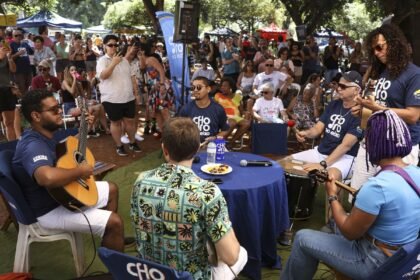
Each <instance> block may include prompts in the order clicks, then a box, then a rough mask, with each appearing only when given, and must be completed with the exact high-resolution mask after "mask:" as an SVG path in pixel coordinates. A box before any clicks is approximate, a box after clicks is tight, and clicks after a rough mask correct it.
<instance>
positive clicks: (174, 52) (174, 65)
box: [156, 12, 190, 108]
mask: <svg viewBox="0 0 420 280" xmlns="http://www.w3.org/2000/svg"><path fill="white" fill-rule="evenodd" d="M156 16H157V18H158V19H159V22H160V27H161V28H162V32H163V37H164V38H165V47H166V53H167V56H168V60H169V68H170V71H171V80H172V87H173V89H174V93H175V97H176V106H177V108H179V106H180V105H181V104H182V103H184V102H181V92H182V73H184V75H185V80H184V85H185V86H186V87H189V85H190V71H189V67H188V58H187V53H186V51H187V50H184V51H185V56H183V49H184V46H183V44H182V43H174V42H173V37H174V15H173V14H171V13H168V12H156ZM183 57H185V64H184V65H185V69H184V71H182V58H183ZM187 93H188V91H187V90H184V101H185V100H186V98H185V96H186V95H187ZM189 98H190V97H189V96H188V99H189Z"/></svg>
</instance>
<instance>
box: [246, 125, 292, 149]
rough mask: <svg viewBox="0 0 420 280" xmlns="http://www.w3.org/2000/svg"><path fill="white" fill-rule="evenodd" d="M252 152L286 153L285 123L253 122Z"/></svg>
mask: <svg viewBox="0 0 420 280" xmlns="http://www.w3.org/2000/svg"><path fill="white" fill-rule="evenodd" d="M251 131H252V132H251V133H252V137H251V139H252V142H251V143H252V147H251V152H252V153H253V154H275V155H287V125H286V124H280V123H255V122H254V123H253V124H252V128H251Z"/></svg>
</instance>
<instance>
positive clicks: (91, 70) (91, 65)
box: [85, 38, 100, 82]
mask: <svg viewBox="0 0 420 280" xmlns="http://www.w3.org/2000/svg"><path fill="white" fill-rule="evenodd" d="M99 55H100V52H99V50H98V48H97V47H96V46H95V45H93V42H92V39H91V38H87V39H86V51H85V64H86V72H87V78H88V80H89V82H90V81H91V80H92V79H93V78H94V77H95V76H96V60H97V58H98V57H99Z"/></svg>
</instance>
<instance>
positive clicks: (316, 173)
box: [308, 169, 357, 196]
mask: <svg viewBox="0 0 420 280" xmlns="http://www.w3.org/2000/svg"><path fill="white" fill-rule="evenodd" d="M308 175H309V177H311V178H314V179H315V180H317V181H318V182H321V183H324V182H326V181H328V177H329V176H328V170H327V169H324V170H319V169H312V170H311V171H309V172H308ZM334 183H335V184H336V185H337V186H339V187H340V188H342V189H344V190H346V191H348V192H349V193H350V194H352V195H353V196H354V194H355V193H356V192H357V190H356V189H354V188H352V187H350V186H347V185H346V184H343V183H341V182H340V181H337V180H335V181H334Z"/></svg>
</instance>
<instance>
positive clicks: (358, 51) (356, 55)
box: [349, 42, 364, 74]
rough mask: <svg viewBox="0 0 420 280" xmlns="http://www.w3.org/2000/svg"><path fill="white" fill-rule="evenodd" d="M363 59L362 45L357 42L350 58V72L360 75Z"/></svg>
mask: <svg viewBox="0 0 420 280" xmlns="http://www.w3.org/2000/svg"><path fill="white" fill-rule="evenodd" d="M363 57H364V55H363V51H362V44H361V43H360V42H357V43H356V45H355V46H354V50H353V52H352V53H351V55H350V58H349V62H350V70H354V71H357V72H359V73H360V66H361V64H362V60H363ZM360 74H361V73H360Z"/></svg>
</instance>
